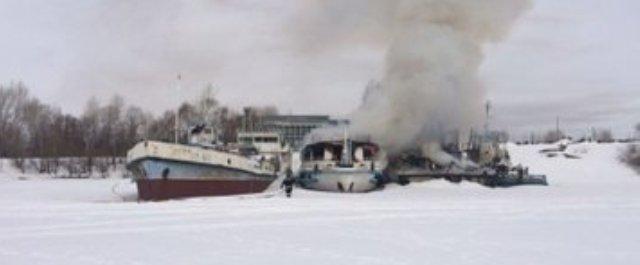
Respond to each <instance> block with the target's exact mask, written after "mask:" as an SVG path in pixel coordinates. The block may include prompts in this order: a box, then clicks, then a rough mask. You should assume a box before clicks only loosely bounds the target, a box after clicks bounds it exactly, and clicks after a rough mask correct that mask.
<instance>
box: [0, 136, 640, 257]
mask: <svg viewBox="0 0 640 265" xmlns="http://www.w3.org/2000/svg"><path fill="white" fill-rule="evenodd" d="M542 148H544V147H543V146H515V145H511V146H509V149H510V150H511V155H512V158H513V159H514V161H516V162H520V163H522V164H524V165H528V166H529V167H530V171H531V172H532V173H544V174H547V175H548V178H549V181H550V186H548V187H542V186H522V187H515V188H508V189H502V188H496V189H490V188H485V187H482V186H480V185H477V184H474V183H467V182H463V183H461V184H451V183H448V182H444V181H433V182H423V183H414V184H411V185H409V186H396V185H390V186H388V187H387V188H386V189H385V190H384V191H381V192H372V193H367V194H336V193H321V192H312V191H304V190H299V189H297V190H295V191H294V198H293V199H286V198H283V196H282V195H281V194H276V196H274V197H271V196H266V195H264V194H263V195H247V196H233V197H218V198H198V199H189V200H177V201H169V202H161V203H155V202H151V203H136V202H122V198H121V197H120V196H119V195H115V194H114V193H113V192H112V189H113V185H115V184H117V185H118V188H116V189H115V190H116V191H118V192H119V194H125V197H126V194H132V193H133V192H134V190H133V185H132V184H131V183H128V182H126V180H125V181H123V180H118V179H106V180H94V179H89V180H27V181H18V180H4V181H2V182H0V260H2V261H3V264H153V265H159V264H172V265H175V264H305V265H309V264H605V263H606V264H638V263H639V262H640V254H638V251H637V250H638V249H640V240H638V238H640V230H638V229H636V226H637V225H638V224H639V223H640V196H639V195H638V194H639V193H638V191H640V177H639V176H638V175H637V174H636V173H635V172H633V171H632V170H631V169H629V168H627V167H625V166H624V165H622V164H621V163H619V162H618V161H617V159H616V158H617V155H618V153H617V152H618V150H619V149H621V148H623V146H622V145H620V144H607V145H597V144H581V145H572V146H570V147H569V149H568V150H567V152H571V153H572V154H576V155H579V156H580V157H581V159H567V158H564V157H560V156H559V157H555V158H547V157H546V156H545V155H543V154H540V153H539V152H538V150H540V149H542ZM3 170H5V169H3ZM2 174H6V173H2Z"/></svg>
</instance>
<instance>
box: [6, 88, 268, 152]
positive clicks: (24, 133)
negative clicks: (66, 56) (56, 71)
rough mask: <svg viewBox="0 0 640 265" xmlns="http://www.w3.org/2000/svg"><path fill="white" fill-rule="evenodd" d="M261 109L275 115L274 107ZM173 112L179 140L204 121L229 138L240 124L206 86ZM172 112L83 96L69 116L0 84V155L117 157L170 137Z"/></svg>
mask: <svg viewBox="0 0 640 265" xmlns="http://www.w3.org/2000/svg"><path fill="white" fill-rule="evenodd" d="M172 107H173V106H167V109H170V108H172ZM257 109H259V108H257ZM261 111H263V112H269V113H270V114H274V113H277V109H276V108H275V107H267V108H262V110H261ZM179 113H180V125H181V126H180V128H181V129H180V130H179V132H180V138H181V140H182V141H185V140H186V137H187V133H186V132H187V130H188V128H189V127H190V126H193V125H195V124H202V123H206V124H208V125H211V126H214V128H216V130H217V131H218V133H219V137H220V139H221V140H222V141H223V142H232V141H235V135H236V131H237V130H238V128H239V126H240V124H241V118H240V117H241V116H240V114H239V113H237V112H234V111H232V110H230V109H229V108H227V107H225V106H222V105H220V103H219V102H218V101H217V100H216V98H215V94H214V89H213V87H212V86H210V85H209V86H207V87H205V88H203V90H202V94H201V95H200V97H198V98H197V99H196V100H195V101H193V102H184V103H182V104H181V106H180V108H179ZM174 115H175V111H174V110H167V111H165V112H164V113H163V114H161V115H159V116H156V115H153V114H151V113H150V112H148V111H145V110H143V109H142V108H140V107H138V106H134V105H129V104H126V103H125V101H124V100H123V98H122V97H121V96H118V95H114V96H113V97H112V98H111V99H110V100H109V101H108V102H107V103H106V104H101V103H100V102H99V101H98V100H97V99H96V98H92V99H89V100H88V101H87V102H86V107H85V109H84V111H83V113H82V114H80V115H78V116H74V115H70V114H64V113H63V112H62V111H61V110H60V108H58V107H54V106H51V105H47V104H45V103H43V102H41V101H40V100H39V99H38V98H36V97H34V96H32V95H30V94H29V90H28V89H27V88H26V87H25V86H24V84H23V83H20V82H17V83H10V84H8V85H0V157H5V158H21V157H40V158H56V157H112V158H115V157H122V156H125V155H126V152H127V150H128V149H129V148H131V147H132V146H133V145H134V144H135V143H137V142H138V141H141V140H143V139H150V140H163V141H173V139H174V129H173V128H174Z"/></svg>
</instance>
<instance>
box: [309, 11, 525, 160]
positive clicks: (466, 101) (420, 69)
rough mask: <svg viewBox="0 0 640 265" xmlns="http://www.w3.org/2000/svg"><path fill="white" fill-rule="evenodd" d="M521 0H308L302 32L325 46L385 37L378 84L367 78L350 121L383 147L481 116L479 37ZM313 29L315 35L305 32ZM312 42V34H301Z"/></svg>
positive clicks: (501, 24) (501, 28)
mask: <svg viewBox="0 0 640 265" xmlns="http://www.w3.org/2000/svg"><path fill="white" fill-rule="evenodd" d="M529 5H530V3H529V1H528V0H398V1H385V0H356V1H312V2H311V3H310V4H309V5H307V7H308V8H310V9H311V10H313V12H312V13H311V15H310V16H311V18H310V19H309V20H310V21H312V23H311V24H310V25H304V26H303V27H306V28H305V31H306V34H307V35H305V36H319V37H320V38H323V39H324V40H323V42H322V43H326V44H327V45H326V46H327V47H329V48H331V47H334V46H337V45H342V44H344V43H353V41H362V42H365V43H375V44H376V45H386V46H387V52H386V57H385V69H384V73H383V76H382V77H381V82H380V83H379V84H370V85H369V86H368V88H367V91H366V95H365V97H364V101H363V103H362V106H361V107H360V108H359V109H358V110H356V111H355V113H353V116H352V122H353V124H352V129H353V130H354V132H355V133H356V134H367V135H370V136H371V137H372V139H373V140H374V141H376V142H378V143H379V144H381V145H382V146H383V147H385V148H387V149H389V150H390V151H397V150H400V149H403V148H406V147H409V146H410V145H412V144H413V143H415V142H416V141H418V142H426V141H429V140H430V139H432V138H434V137H438V136H440V135H441V134H442V132H446V131H449V130H469V129H470V128H471V127H473V126H475V125H478V124H480V123H481V122H482V113H483V107H482V106H483V104H484V101H485V99H484V94H485V91H484V89H483V88H482V85H481V82H480V80H479V78H478V69H479V67H480V65H481V63H482V60H483V52H482V49H483V45H484V44H486V43H488V42H496V41H500V40H501V39H502V38H503V37H504V36H505V35H506V34H507V32H508V31H509V29H510V28H511V26H512V25H513V24H514V22H515V21H516V20H517V18H518V17H520V15H521V14H522V13H523V12H524V11H525V10H527V8H528V7H529ZM309 30H311V31H312V32H316V33H317V34H316V35H313V33H310V32H309ZM305 38H306V39H305V40H306V41H308V42H309V43H311V42H314V43H315V44H314V46H309V47H312V48H313V47H318V46H319V45H318V44H317V41H318V39H317V38H312V39H309V38H310V37H305Z"/></svg>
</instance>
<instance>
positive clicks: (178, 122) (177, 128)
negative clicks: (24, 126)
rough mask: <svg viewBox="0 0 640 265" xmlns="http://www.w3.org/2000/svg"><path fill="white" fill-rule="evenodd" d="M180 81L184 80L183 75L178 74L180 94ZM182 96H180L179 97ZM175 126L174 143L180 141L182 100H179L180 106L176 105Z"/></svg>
mask: <svg viewBox="0 0 640 265" xmlns="http://www.w3.org/2000/svg"><path fill="white" fill-rule="evenodd" d="M180 81H182V76H181V75H180V74H178V82H177V84H176V90H177V92H178V94H180ZM178 98H180V97H178ZM173 123H174V124H175V127H174V134H173V136H174V139H173V141H174V143H176V144H177V143H178V136H179V135H178V134H179V132H180V102H178V106H177V107H176V115H175V117H174V122H173Z"/></svg>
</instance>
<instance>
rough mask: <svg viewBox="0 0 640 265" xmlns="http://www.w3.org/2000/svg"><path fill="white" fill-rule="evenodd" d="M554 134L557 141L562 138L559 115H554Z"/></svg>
mask: <svg viewBox="0 0 640 265" xmlns="http://www.w3.org/2000/svg"><path fill="white" fill-rule="evenodd" d="M556 136H557V137H558V139H557V140H558V141H560V139H562V136H561V135H560V116H556Z"/></svg>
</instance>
